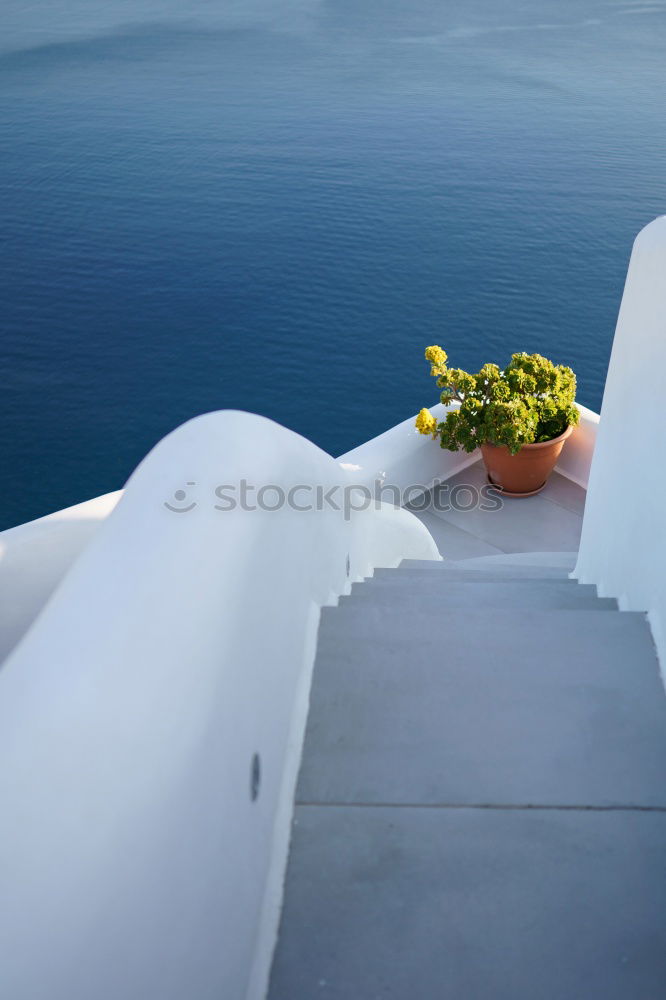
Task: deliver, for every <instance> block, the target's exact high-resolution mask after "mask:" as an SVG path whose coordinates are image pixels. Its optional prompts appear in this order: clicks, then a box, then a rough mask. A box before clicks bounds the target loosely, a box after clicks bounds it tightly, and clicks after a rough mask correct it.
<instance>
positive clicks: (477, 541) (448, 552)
mask: <svg viewBox="0 0 666 1000" xmlns="http://www.w3.org/2000/svg"><path fill="white" fill-rule="evenodd" d="M416 516H417V517H418V518H419V520H420V521H422V522H423V524H424V525H425V526H426V528H427V529H428V531H429V532H430V534H431V536H432V538H433V540H434V542H435V544H436V546H437V548H438V549H439V553H440V555H442V556H444V557H445V558H447V559H470V558H474V557H475V556H486V555H496V554H499V553H501V552H502V549H499V548H497V546H495V545H491V544H490V543H489V542H485V541H483V539H482V538H477V536H476V535H471V534H470V533H469V531H463V529H462V528H458V527H456V525H455V524H451V523H450V522H448V521H445V520H444V519H443V518H441V517H437V516H436V515H435V514H433V513H431V512H430V511H422V512H421V513H419V514H417V515H416Z"/></svg>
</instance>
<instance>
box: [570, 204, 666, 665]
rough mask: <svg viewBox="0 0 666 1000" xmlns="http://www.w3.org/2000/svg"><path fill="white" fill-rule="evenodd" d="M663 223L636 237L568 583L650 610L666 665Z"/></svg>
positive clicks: (633, 607) (625, 605) (665, 223)
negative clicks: (577, 548)
mask: <svg viewBox="0 0 666 1000" xmlns="http://www.w3.org/2000/svg"><path fill="white" fill-rule="evenodd" d="M665 398H666V216H661V217H660V218H658V219H655V220H654V222H651V223H650V225H648V226H646V227H645V229H643V230H642V231H641V232H640V233H639V235H638V236H637V238H636V241H635V243H634V247H633V251H632V254H631V261H630V263H629V271H628V274H627V280H626V284H625V288H624V295H623V297H622V304H621V307H620V313H619V317H618V322H617V329H616V332H615V340H614V342H613V350H612V354H611V360H610V365H609V370H608V376H607V379H606V389H605V392H604V399H603V405H602V408H601V419H600V423H599V431H598V435H597V442H596V448H595V454H594V461H593V463H592V469H591V473H590V480H589V486H588V495H587V503H586V508H585V518H584V522H583V533H582V537H581V544H580V551H579V557H578V564H577V566H576V569H575V575H576V577H577V578H578V579H579V580H581V581H582V582H584V583H595V584H597V586H598V588H599V592H600V593H601V594H602V595H606V596H614V597H617V598H618V599H619V601H620V606H621V607H622V608H624V609H626V610H641V611H648V612H649V617H650V622H651V625H652V630H653V635H654V637H655V642H656V644H657V649H658V652H659V654H660V660H661V663H662V664H664V663H666V528H665V524H666V513H665V510H666V507H665V502H664V496H665V494H664V487H666V474H665V472H664V462H663V439H664V434H665V432H666V417H665V413H666V409H665V403H664V401H665Z"/></svg>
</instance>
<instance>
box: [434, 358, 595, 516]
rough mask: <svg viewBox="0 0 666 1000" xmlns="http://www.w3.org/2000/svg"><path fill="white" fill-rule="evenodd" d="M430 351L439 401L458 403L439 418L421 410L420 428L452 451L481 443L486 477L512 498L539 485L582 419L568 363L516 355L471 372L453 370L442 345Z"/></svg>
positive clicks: (528, 494)
mask: <svg viewBox="0 0 666 1000" xmlns="http://www.w3.org/2000/svg"><path fill="white" fill-rule="evenodd" d="M425 356H426V361H429V362H430V364H431V369H430V374H431V375H433V376H434V377H435V378H436V379H437V385H438V386H439V388H440V389H441V390H442V393H441V397H440V398H441V401H442V403H444V404H445V405H448V404H450V403H452V402H454V401H456V402H457V403H459V404H460V405H459V406H458V407H457V408H456V409H452V410H450V411H449V412H448V413H447V414H446V416H445V418H444V420H442V421H440V422H438V421H437V420H436V418H435V417H433V415H432V413H430V411H429V410H421V412H420V413H419V415H418V417H417V418H416V426H417V428H418V430H419V431H420V433H421V434H430V435H431V436H432V437H433V438H439V443H440V446H441V447H442V448H448V450H449V451H458V450H459V449H463V450H464V451H467V452H472V451H474V449H475V448H480V449H481V455H482V456H483V461H484V463H485V466H486V470H487V472H488V479H489V481H490V482H491V483H492V484H493V485H494V486H498V487H499V488H500V489H501V490H502V491H503V493H504V494H506V495H507V496H519V497H524V496H532V495H533V494H535V493H538V492H539V491H540V490H542V489H543V488H544V486H545V485H546V482H547V481H548V477H549V476H550V474H551V472H552V471H553V468H554V467H555V463H556V462H557V459H558V458H559V455H560V452H561V451H562V446H563V445H564V442H565V441H566V439H567V438H568V436H569V435H570V434H571V431H572V430H573V427H574V425H575V424H577V423H578V420H579V418H580V413H579V411H578V408H577V407H576V405H575V403H574V399H575V396H576V376H575V375H574V373H573V371H572V370H571V368H567V367H566V366H565V365H555V364H553V362H552V361H548V360H547V359H546V358H542V357H541V355H540V354H513V355H512V356H511V361H510V362H509V364H508V365H507V366H506V368H504V369H503V370H501V369H500V368H498V366H497V365H492V364H487V365H484V366H483V368H482V369H481V371H479V372H478V373H477V374H476V375H470V374H468V373H467V372H464V371H462V370H461V369H460V368H449V367H448V365H447V360H448V358H447V354H446V352H445V351H443V350H442V348H441V347H437V346H435V347H428V348H427V350H426V352H425Z"/></svg>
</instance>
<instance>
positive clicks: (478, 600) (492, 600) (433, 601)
mask: <svg viewBox="0 0 666 1000" xmlns="http://www.w3.org/2000/svg"><path fill="white" fill-rule="evenodd" d="M533 583H534V581H531V580H507V581H500V582H496V581H491V580H483V581H480V582H474V581H467V580H453V581H447V582H446V584H443V585H442V586H439V585H438V586H435V587H428V588H427V589H424V588H423V587H414V586H413V585H412V581H410V580H409V579H406V580H403V579H401V580H398V581H397V582H396V583H395V584H389V585H387V586H384V585H382V584H381V583H379V584H377V583H376V584H375V585H374V586H372V585H370V586H367V585H366V584H364V583H361V584H354V586H353V587H352V593H351V594H350V595H349V596H347V597H341V598H340V603H339V608H340V609H344V610H345V612H346V613H347V614H349V613H350V612H352V611H354V609H356V610H357V613H358V614H365V613H367V609H368V607H370V606H376V607H381V608H385V609H387V610H388V611H390V612H393V613H401V614H403V615H406V614H410V615H411V614H413V613H418V612H420V611H423V610H427V612H428V614H433V613H436V612H437V611H438V609H439V608H442V607H460V608H475V607H524V608H530V607H535V608H536V607H538V608H544V609H548V608H550V609H553V610H554V609H557V608H563V607H570V608H582V607H589V608H595V607H596V608H599V609H600V610H601V609H606V610H616V609H617V601H616V600H615V599H614V598H610V597H598V596H597V591H596V588H595V587H593V586H592V585H590V584H587V585H584V586H581V585H576V584H574V586H571V581H569V580H546V581H539V586H537V587H535V586H534V585H533ZM334 610H335V609H328V613H330V612H331V611H334Z"/></svg>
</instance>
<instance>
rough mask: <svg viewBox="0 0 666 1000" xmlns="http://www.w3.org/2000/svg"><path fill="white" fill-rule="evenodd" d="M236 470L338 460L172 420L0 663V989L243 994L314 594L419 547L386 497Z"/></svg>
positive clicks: (237, 430) (255, 989)
mask: <svg viewBox="0 0 666 1000" xmlns="http://www.w3.org/2000/svg"><path fill="white" fill-rule="evenodd" d="M242 479H245V480H246V481H248V482H249V483H254V484H256V485H265V484H268V483H272V484H275V485H276V486H279V487H281V488H282V489H284V490H285V491H287V490H288V489H289V488H290V487H292V486H294V485H297V484H310V485H313V484H317V485H320V486H322V487H324V488H326V489H328V488H330V487H338V488H344V487H345V486H346V485H348V482H349V480H348V477H347V475H346V474H345V473H344V471H343V470H342V469H341V468H340V466H339V465H338V464H337V463H336V462H335V461H334V460H333V459H332V458H330V456H328V455H326V454H325V453H323V452H322V451H320V450H319V449H318V448H316V447H315V446H314V445H312V444H311V443H310V442H308V441H305V440H304V439H303V438H301V437H299V436H298V435H296V434H293V433H291V432H289V431H286V430H285V429H284V428H282V427H279V426H278V425H276V424H274V423H272V422H271V421H268V420H265V419H263V418H260V417H256V416H252V415H249V414H243V413H236V412H229V411H227V412H222V413H214V414H208V415H206V416H203V417H200V418H197V419H196V420H193V421H190V422H189V423H187V424H185V425H184V426H183V427H180V428H179V429H178V430H176V431H174V432H173V434H171V435H169V436H168V437H167V438H165V439H164V440H163V441H161V442H160V443H159V444H158V445H157V447H156V448H155V449H154V450H153V451H152V452H151V453H150V454H149V455H148V456H147V458H146V459H144V461H143V462H142V463H141V465H140V466H139V468H138V469H137V470H136V472H135V473H134V475H133V476H132V477H131V479H130V481H129V483H128V484H127V487H126V490H125V492H124V495H123V496H122V499H121V500H120V502H119V503H118V504H117V506H116V507H115V509H114V510H113V511H112V513H111V514H109V516H108V517H106V519H105V520H104V521H103V522H102V524H101V525H100V526H99V528H98V530H97V531H96V533H95V534H94V537H93V538H92V539H91V540H90V541H89V543H88V544H87V546H86V547H85V548H84V549H83V551H82V552H81V554H80V555H79V556H78V558H76V559H75V560H74V562H73V564H72V565H71V568H70V569H69V571H68V572H67V573H66V574H65V576H64V578H63V580H62V582H61V584H60V586H59V587H57V588H56V590H55V592H54V593H53V594H52V595H51V597H50V599H49V600H48V601H47V603H46V606H45V607H44V608H43V610H42V611H41V613H40V614H39V616H38V617H37V620H36V621H35V623H34V624H33V626H32V627H31V628H30V629H29V630H28V632H27V634H26V635H25V636H24V638H23V639H22V640H21V641H20V642H19V644H18V645H17V646H16V648H15V649H14V651H13V652H12V653H11V654H10V656H9V658H8V659H7V661H6V663H5V664H4V666H3V669H2V670H1V671H0V801H2V803H3V832H2V837H1V838H0V870H1V871H2V887H1V891H2V907H0V996H3V997H7V998H11V1000H90V998H93V997H94V998H95V1000H118V998H119V997H122V998H123V1000H145V998H148V997H150V998H153V997H155V998H157V997H159V998H160V1000H183V998H184V997H196V998H197V1000H209V998H210V1000H213V998H214V1000H219V998H220V997H224V998H225V1000H227V998H228V1000H245V998H248V1000H255V998H258V997H260V996H262V994H263V991H264V988H265V984H266V979H267V975H268V963H269V960H270V954H271V948H272V945H273V941H274V935H275V932H276V928H277V920H278V907H279V901H280V891H281V880H282V874H283V867H284V863H285V859H286V851H287V843H288V834H289V819H290V814H291V801H292V793H293V787H294V782H295V778H296V773H297V766H298V759H299V754H300V747H301V741H302V733H303V726H304V721H305V714H306V709H307V697H308V691H309V679H310V670H311V667H312V658H313V655H314V649H315V642H316V630H317V624H318V619H319V608H320V606H321V605H322V604H324V603H326V602H328V601H331V600H334V599H335V597H336V595H337V594H340V593H341V592H343V591H345V590H347V589H348V588H349V585H350V580H351V579H354V578H359V577H362V576H363V575H366V574H367V573H369V572H371V570H372V567H373V566H375V565H389V566H390V565H395V564H396V563H397V562H398V561H399V560H400V559H401V558H403V557H414V558H438V556H437V551H436V548H435V546H434V544H433V543H432V540H431V538H430V536H429V535H428V533H427V531H426V530H425V529H424V528H423V526H422V525H421V524H420V522H418V521H417V519H416V518H414V517H413V516H412V515H410V514H409V513H408V512H406V511H400V510H398V511H394V510H392V509H381V510H378V511H377V510H374V509H369V510H366V511H363V512H359V513H355V514H353V515H352V516H351V518H350V520H346V519H345V516H344V511H343V510H341V511H335V510H334V509H332V508H328V509H324V510H320V511H318V510H314V511H308V512H301V511H296V510H293V509H290V508H289V507H284V508H283V509H281V510H278V511H273V512H269V511H262V510H256V511H243V510H240V509H238V508H237V509H235V510H231V511H229V510H227V511H220V510H219V509H216V508H215V501H216V494H215V489H216V487H218V486H221V485H230V484H231V485H235V486H238V484H239V483H240V481H241V480H242ZM187 484H190V485H187ZM181 489H183V490H185V491H186V498H185V499H184V500H181V499H179V494H177V493H176V491H178V490H181ZM304 499H305V498H304V497H303V496H302V495H301V496H300V497H299V500H301V501H302V500H304ZM165 502H168V503H170V504H171V505H172V506H174V507H176V508H177V511H172V510H169V509H167V508H166V507H165ZM191 503H195V504H196V506H195V507H193V508H192V509H191V510H186V509H185V508H187V507H189V506H190V504H191ZM348 558H349V562H348ZM255 754H258V755H259V757H260V761H261V783H260V788H259V795H258V798H257V799H256V801H252V799H251V794H250V791H251V768H252V760H253V757H254V755H255Z"/></svg>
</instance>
